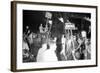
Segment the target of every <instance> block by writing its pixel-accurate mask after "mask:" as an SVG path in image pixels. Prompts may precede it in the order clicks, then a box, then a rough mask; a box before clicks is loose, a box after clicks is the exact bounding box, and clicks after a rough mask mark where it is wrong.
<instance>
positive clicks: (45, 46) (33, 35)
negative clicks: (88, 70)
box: [11, 1, 97, 71]
mask: <svg viewBox="0 0 100 73" xmlns="http://www.w3.org/2000/svg"><path fill="white" fill-rule="evenodd" d="M11 19H12V20H11V21H12V24H11V30H12V31H11V32H12V34H11V37H12V38H11V39H12V40H11V45H12V47H11V67H12V71H30V70H48V69H66V68H81V67H95V66H97V7H96V6H85V5H70V4H55V3H38V2H17V1H14V2H12V18H11Z"/></svg>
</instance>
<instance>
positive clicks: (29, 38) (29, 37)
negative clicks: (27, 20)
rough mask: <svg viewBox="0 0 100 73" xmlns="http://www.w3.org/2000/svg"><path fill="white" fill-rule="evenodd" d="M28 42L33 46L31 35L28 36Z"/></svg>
mask: <svg viewBox="0 0 100 73" xmlns="http://www.w3.org/2000/svg"><path fill="white" fill-rule="evenodd" d="M28 42H29V44H32V43H33V37H32V34H30V35H29V36H28Z"/></svg>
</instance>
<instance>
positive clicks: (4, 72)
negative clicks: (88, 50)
mask: <svg viewBox="0 0 100 73" xmlns="http://www.w3.org/2000/svg"><path fill="white" fill-rule="evenodd" d="M10 1H11V0H0V73H12V72H11V71H10V34H11V33H10V18H11V17H10V8H11V7H10ZM32 1H37V0H32ZM37 2H51V3H56V2H57V3H65V4H66V3H67V4H83V5H97V6H98V8H99V7H100V5H99V4H100V3H99V0H38V1H37ZM98 13H100V10H99V12H98ZM99 15H100V14H98V20H99V19H100V18H99ZM99 23H100V21H99V22H98V24H99ZM99 28H100V25H98V32H99V31H100V29H99ZM98 37H100V33H98ZM99 41H100V38H98V43H100V42H99ZM99 47H100V46H99V45H98V52H100V49H99ZM98 55H100V53H98ZM98 62H99V63H100V57H99V58H98ZM41 72H43V73H52V72H56V73H57V72H58V73H74V72H75V73H80V72H82V73H86V72H90V73H94V72H95V73H99V72H100V65H99V66H98V67H92V68H78V69H61V70H50V71H49V70H47V71H35V72H34V73H41ZM22 73H23V72H22ZM26 73H33V71H31V72H26Z"/></svg>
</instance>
